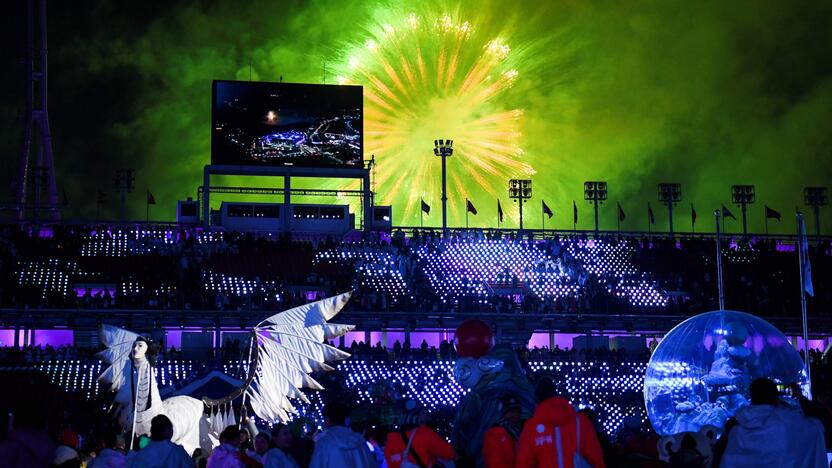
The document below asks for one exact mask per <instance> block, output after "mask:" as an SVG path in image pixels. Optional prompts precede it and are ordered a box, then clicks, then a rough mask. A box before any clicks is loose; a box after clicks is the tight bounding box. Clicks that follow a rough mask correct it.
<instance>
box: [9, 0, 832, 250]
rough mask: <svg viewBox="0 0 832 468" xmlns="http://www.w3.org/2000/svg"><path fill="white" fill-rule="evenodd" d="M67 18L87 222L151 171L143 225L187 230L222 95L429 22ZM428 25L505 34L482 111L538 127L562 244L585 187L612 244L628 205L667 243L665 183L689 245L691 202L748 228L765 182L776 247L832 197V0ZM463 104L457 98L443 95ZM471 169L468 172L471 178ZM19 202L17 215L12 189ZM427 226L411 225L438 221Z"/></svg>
mask: <svg viewBox="0 0 832 468" xmlns="http://www.w3.org/2000/svg"><path fill="white" fill-rule="evenodd" d="M12 3H14V4H12V5H7V6H6V10H5V12H4V15H2V18H0V35H2V43H3V44H4V46H3V47H2V49H0V53H2V57H0V60H2V62H0V63H2V64H3V66H0V80H2V89H3V92H2V93H1V94H0V154H2V155H3V157H4V158H5V161H6V167H7V168H9V170H5V171H2V172H0V184H3V185H2V186H3V187H8V186H9V179H10V177H11V176H12V174H13V173H14V171H13V170H11V169H12V168H14V167H16V165H17V153H18V147H19V140H20V125H19V124H18V123H17V120H18V117H19V116H20V114H21V112H22V108H23V101H22V99H23V98H22V84H23V82H22V76H23V75H22V70H21V66H20V64H19V61H18V58H19V57H20V55H21V52H22V45H23V25H24V15H23V11H24V10H23V7H24V5H25V2H22V1H19V0H15V1H14V2H12ZM50 3H51V5H50V10H49V21H50V24H49V43H50V55H49V60H50V62H49V72H50V88H49V91H50V114H51V115H50V117H51V119H50V120H51V126H52V131H53V137H54V140H53V148H54V153H55V157H56V164H57V174H58V185H59V191H61V190H62V189H64V190H65V191H66V194H67V198H68V200H69V203H70V206H69V208H68V210H66V212H65V213H64V217H65V218H67V219H89V218H92V217H94V216H95V209H96V201H95V199H96V191H97V189H98V188H100V189H101V190H104V191H106V192H108V197H107V202H106V204H105V206H104V208H103V211H102V215H106V216H108V217H114V216H115V215H116V213H117V212H118V209H117V198H118V197H117V195H115V194H114V193H113V189H112V177H113V171H114V170H115V169H117V168H120V167H132V168H134V169H136V170H137V171H138V172H137V180H136V193H134V194H132V195H131V196H130V198H129V203H130V204H129V214H130V217H131V218H133V219H143V218H144V214H145V204H144V202H145V196H144V193H145V190H147V189H149V190H151V191H152V192H153V194H154V195H155V198H156V201H157V202H158V205H156V206H155V207H153V208H152V211H151V216H152V217H153V218H154V219H163V220H170V219H172V218H173V217H174V214H175V201H176V200H178V199H183V198H185V197H187V196H196V187H197V186H198V185H199V184H201V174H202V166H203V165H204V164H207V163H208V161H209V160H210V110H211V82H212V80H214V79H248V78H249V76H251V77H252V78H253V79H255V80H264V81H277V80H278V79H279V78H280V77H283V79H284V80H285V81H290V82H305V83H321V82H324V80H325V82H327V83H336V82H337V80H338V76H337V74H338V73H339V70H340V69H343V64H344V63H346V62H347V61H348V59H349V57H348V54H349V51H350V50H354V49H355V45H356V44H364V43H365V40H366V39H367V38H368V37H375V36H374V34H376V33H375V31H374V29H373V28H376V27H377V26H378V25H379V24H387V23H386V22H387V21H390V22H392V21H394V19H395V18H396V17H403V15H407V14H409V13H408V11H409V10H408V8H412V6H411V5H409V4H408V3H409V2H408V3H405V2H401V3H398V4H397V3H394V2H369V1H367V2H359V1H350V0H345V1H341V0H338V1H332V0H331V1H311V2H300V1H252V2H237V1H196V2H172V3H173V4H172V5H170V4H168V3H169V2H163V1H144V2H111V1H103V0H95V1H94V0H80V1H72V2H59V1H54V2H50ZM541 3H546V4H545V5H541ZM417 8H418V11H416V12H415V14H417V15H419V17H420V18H424V19H425V21H429V20H430V21H432V20H431V19H430V18H434V17H439V16H441V15H443V14H446V13H447V14H450V15H451V16H452V17H453V18H454V19H458V21H459V22H461V21H463V20H465V21H470V24H472V25H473V28H474V31H475V33H474V34H473V35H472V36H471V39H470V40H469V42H468V43H467V44H466V47H469V48H471V47H474V48H476V49H474V50H482V47H481V46H480V45H479V44H478V43H476V42H474V41H475V40H479V39H480V38H483V41H484V40H485V39H487V38H498V37H499V38H502V39H504V40H505V41H506V43H507V44H509V45H510V46H511V49H512V52H511V54H512V55H511V56H510V58H509V60H511V61H512V62H511V65H512V66H513V67H514V69H516V70H517V71H518V72H519V76H518V77H517V79H516V80H515V81H514V82H513V84H512V86H511V88H510V89H506V90H505V91H504V92H502V93H500V94H499V96H497V97H495V98H493V99H491V100H490V101H488V102H487V103H486V104H484V105H483V109H482V112H483V113H487V112H497V111H498V110H501V109H505V110H509V109H520V110H522V119H520V120H518V121H517V122H515V123H513V125H515V126H516V132H514V133H513V135H515V138H516V140H517V141H516V144H517V146H518V148H520V149H521V150H522V154H521V155H518V156H517V158H518V160H520V161H522V162H523V163H524V164H525V165H526V166H528V167H530V168H531V170H532V171H533V175H531V176H530V177H531V178H532V180H533V181H534V183H535V198H534V199H533V200H532V202H531V204H530V209H529V210H530V211H531V213H532V214H530V215H528V216H529V217H527V218H526V224H527V225H528V226H530V227H539V224H540V211H539V207H540V199H541V198H543V199H545V200H546V202H547V204H548V205H549V206H551V207H552V208H553V209H554V211H555V218H554V219H553V220H552V221H547V228H548V227H551V228H571V227H572V220H571V204H572V200H573V199H576V200H578V205H579V208H580V210H581V220H580V223H579V228H590V227H591V225H592V224H591V223H592V221H591V214H590V209H589V207H588V205H586V203H585V202H583V201H582V195H583V194H582V184H583V181H585V180H607V181H608V182H609V187H610V201H611V203H608V204H607V205H605V206H604V208H603V211H602V228H608V229H612V228H615V225H616V211H615V202H620V203H621V204H622V205H623V206H624V209H625V210H626V211H627V220H626V221H625V222H624V223H622V229H627V230H647V225H646V217H647V215H646V205H647V202H648V201H649V202H651V203H652V205H653V210H654V212H656V217H657V224H656V226H654V227H653V230H654V231H655V230H662V229H664V228H665V226H666V223H667V215H666V212H665V211H664V209H663V208H662V207H661V206H660V205H659V203H658V202H657V200H656V184H657V183H658V182H681V183H682V186H683V192H684V201H683V203H682V204H681V206H680V207H678V208H677V213H676V217H675V223H676V226H677V230H689V229H690V218H689V213H690V203H691V202H692V203H694V204H695V205H696V209H697V211H698V213H699V222H698V223H697V231H705V230H711V229H712V227H713V220H712V218H711V217H710V216H709V213H710V212H711V210H712V209H713V208H715V207H718V206H719V205H720V204H721V203H725V204H726V205H728V206H730V207H731V208H732V210H733V211H734V213H735V214H737V215H739V210H738V209H736V208H735V207H734V206H733V205H730V203H729V202H730V186H731V185H732V184H754V185H756V186H757V204H756V205H754V206H753V207H752V208H751V210H750V215H751V216H750V220H749V223H750V227H751V229H752V230H756V231H762V229H763V216H762V212H763V205H764V204H767V205H769V206H771V207H772V208H775V209H777V210H780V211H781V212H782V213H783V215H784V219H783V222H781V223H778V222H777V221H771V222H770V229H771V231H772V232H783V233H793V232H794V222H793V219H794V218H793V216H792V213H793V211H794V207H795V206H800V208H801V209H804V210H805V209H806V208H805V207H804V205H803V187H804V186H807V185H822V186H832V131H830V130H832V2H829V1H828V0H827V1H822V0H808V1H801V2H794V1H789V0H779V1H773V0H772V1H768V0H756V1H747V2H743V1H739V2H724V1H701V2H682V1H661V0H656V1H631V2H608V1H602V0H598V1H589V0H575V1H553V2H538V1H520V2H518V1H516V0H512V1H504V2H466V3H461V4H460V3H453V2H438V1H429V2H426V3H424V4H422V3H420V4H418V7H417ZM390 18H393V19H390ZM391 24H392V23H391ZM409 40H410V41H411V42H409V43H410V44H412V43H413V41H418V40H419V38H418V37H417V38H415V39H414V38H410V39H409ZM426 40H427V39H426ZM436 44H437V43H436V42H432V43H430V44H427V43H426V44H425V47H429V46H435V47H439V46H438V45H436ZM410 52H411V51H410V50H405V51H402V52H401V53H402V54H403V55H404V56H407V54H409V53H410ZM249 63H251V69H250V68H249ZM362 65H364V64H362ZM364 66H367V67H372V66H373V64H367V65H364ZM376 66H377V67H378V70H381V69H382V68H381V67H380V66H378V65H376ZM379 73H381V71H379ZM488 78H489V79H490V77H488ZM453 92H454V91H453V88H451V89H450V91H449V90H447V89H446V90H445V91H443V93H444V94H442V98H443V99H448V98H449V93H453ZM477 112H480V110H477ZM477 115H479V114H477ZM370 119H371V117H370V116H366V115H365V121H367V120H370ZM415 134H416V133H414V135H415ZM451 137H452V136H451ZM413 138H415V137H413ZM420 138H422V137H421V136H420ZM405 141H406V140H405ZM420 142H421V140H420ZM424 144H425V153H424V154H425V156H424V157H425V160H424V164H437V163H438V161H436V160H435V158H432V157H431V152H432V148H431V146H432V141H425V142H424ZM460 151H463V149H462V148H460ZM389 153H396V154H398V153H397V152H396V151H390V152H389ZM389 153H388V154H378V155H377V157H378V158H379V164H380V165H384V164H388V167H390V166H395V164H396V162H395V157H396V154H389ZM460 154H461V157H460V158H459V159H458V160H457V161H455V162H454V164H465V159H464V153H460ZM367 156H369V155H367ZM451 170H457V171H460V170H462V169H461V168H460V167H455V166H451ZM458 173H459V172H458ZM486 176H487V177H486V178H485V179H484V180H485V181H486V183H488V184H492V183H493V184H495V185H500V188H499V190H498V193H500V194H502V193H503V192H504V188H503V185H504V183H505V180H504V179H508V178H509V177H510V176H516V174H514V173H510V174H508V173H507V174H496V175H495V174H486ZM433 178H435V177H433ZM414 179H415V180H418V178H417V177H416V176H415V175H414ZM431 180H432V179H431ZM465 180H468V179H467V178H466V179H465ZM230 182H234V183H235V184H237V183H240V182H241V181H239V180H235V181H230ZM253 183H254V184H255V185H265V184H264V183H263V181H259V182H253ZM472 184H473V183H472ZM433 187H434V185H431V186H430V187H427V188H426V187H421V188H420V187H412V186H410V185H408V184H404V185H400V186H398V187H397V188H396V189H395V192H394V191H393V189H392V188H389V187H387V186H384V187H380V191H381V189H382V188H383V189H384V190H385V191H386V193H380V196H381V197H382V199H383V200H385V201H389V202H392V203H393V204H394V218H395V216H396V215H395V213H396V211H395V210H396V208H395V206H397V205H398V206H404V205H405V204H407V203H408V202H409V201H411V200H413V199H414V197H415V199H416V200H418V198H419V197H420V196H426V197H427V198H428V199H429V200H436V202H434V203H435V207H434V209H435V214H436V216H432V217H431V218H430V219H426V224H431V225H437V224H438V223H439V220H440V216H439V206H438V198H439V195H438V193H434V192H435V190H434V188H433ZM426 191H428V192H429V193H427V194H426V193H425V192H426ZM459 193H462V192H459ZM465 193H468V192H465ZM489 193H491V192H489V191H488V190H483V189H482V187H474V186H472V187H471V189H470V194H471V196H472V197H473V199H474V200H475V203H476V204H477V205H478V206H477V208H478V209H479V212H480V215H478V216H477V217H472V219H471V224H472V226H480V227H484V226H492V225H496V220H495V219H494V218H495V216H496V215H495V214H492V212H495V211H496V208H495V207H494V206H492V205H495V204H496V201H495V200H494V199H493V198H492V197H491V195H489ZM3 195H4V196H3V198H4V199H8V197H10V191H5V192H3ZM502 197H503V198H502V203H503V205H504V206H506V205H510V203H509V202H508V200H507V199H506V197H505V196H504V195H502ZM304 201H309V202H315V201H321V200H320V199H314V200H313V199H309V200H304ZM452 214H453V216H452V217H451V221H452V223H454V224H461V223H463V222H464V217H463V216H464V213H463V212H462V211H461V210H457V211H456V212H455V213H453V212H452ZM415 216H416V217H415V218H413V217H412V216H411V217H410V218H408V219H405V220H395V219H394V221H396V223H397V224H418V215H415ZM823 216H826V218H827V219H828V222H827V223H826V229H824V232H826V233H832V210H830V209H829V208H826V209H824V210H823ZM810 219H811V217H810ZM414 221H415V222H414ZM513 223H514V221H513V220H512V221H509V223H508V224H506V225H504V227H505V226H509V227H511V226H513V225H514V224H513ZM727 228H728V230H729V231H731V232H736V231H737V230H738V229H740V223H739V222H732V221H729V222H728V224H727ZM812 229H813V226H812Z"/></svg>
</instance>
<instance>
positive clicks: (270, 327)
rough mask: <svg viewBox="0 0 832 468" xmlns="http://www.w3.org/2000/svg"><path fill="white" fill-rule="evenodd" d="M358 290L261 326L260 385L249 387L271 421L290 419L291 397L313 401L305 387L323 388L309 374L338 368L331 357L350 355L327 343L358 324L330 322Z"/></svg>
mask: <svg viewBox="0 0 832 468" xmlns="http://www.w3.org/2000/svg"><path fill="white" fill-rule="evenodd" d="M351 294H352V293H349V292H347V293H344V294H340V295H338V296H333V297H328V298H326V299H323V300H320V301H317V302H312V303H310V304H306V305H302V306H300V307H295V308H294V309H289V310H286V311H284V312H281V313H279V314H276V315H273V316H271V317H269V318H267V319H266V320H264V321H262V322H260V324H258V325H257V326H256V327H255V328H254V331H255V335H256V337H257V348H258V353H259V364H258V367H257V369H254V370H253V371H254V372H255V377H254V384H253V385H251V386H249V387H248V388H247V389H246V395H247V396H248V398H249V401H250V402H251V408H252V410H254V412H255V414H257V416H259V417H260V418H262V419H265V420H267V421H281V422H286V421H288V419H289V414H292V413H295V407H294V406H292V403H291V402H290V401H289V399H290V398H297V399H299V400H301V401H303V402H305V403H309V400H308V399H307V398H306V396H305V395H304V394H303V392H301V390H300V389H301V388H304V387H307V388H312V389H316V390H321V389H322V388H323V387H321V385H320V384H319V383H318V382H316V381H315V379H313V378H312V377H311V376H310V375H309V373H310V372H314V371H321V370H323V371H326V370H332V367H330V366H328V365H327V364H326V361H337V360H341V359H346V358H348V357H350V355H349V353H345V352H343V351H341V350H339V349H338V348H334V347H332V346H330V345H328V344H326V343H324V342H325V341H326V340H330V339H333V338H337V337H339V336H341V335H343V334H345V333H347V332H348V331H350V330H352V329H353V325H341V324H336V323H327V321H328V320H329V319H331V318H333V317H335V315H337V314H338V312H339V311H340V310H341V309H342V308H343V307H344V305H346V303H347V301H349V299H350V296H351Z"/></svg>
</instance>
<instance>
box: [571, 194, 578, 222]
mask: <svg viewBox="0 0 832 468" xmlns="http://www.w3.org/2000/svg"><path fill="white" fill-rule="evenodd" d="M572 224H578V205H577V204H575V200H572Z"/></svg>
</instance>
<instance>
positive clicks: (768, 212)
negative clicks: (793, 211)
mask: <svg viewBox="0 0 832 468" xmlns="http://www.w3.org/2000/svg"><path fill="white" fill-rule="evenodd" d="M769 218H773V219H776V220H777V221H780V212H779V211H777V210H773V209H771V208H769V207H768V205H766V219H769Z"/></svg>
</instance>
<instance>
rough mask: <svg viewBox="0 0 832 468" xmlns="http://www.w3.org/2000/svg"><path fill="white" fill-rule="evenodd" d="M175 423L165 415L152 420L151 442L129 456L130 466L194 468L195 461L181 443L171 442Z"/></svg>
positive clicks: (138, 467)
mask: <svg viewBox="0 0 832 468" xmlns="http://www.w3.org/2000/svg"><path fill="white" fill-rule="evenodd" d="M171 437H173V424H172V423H171V422H170V419H168V417H167V416H165V415H158V416H155V417H154V418H153V419H152V420H151V421H150V440H151V442H150V444H148V445H147V447H145V448H143V449H141V450H139V451H138V452H134V453H132V454H130V456H128V457H127V466H128V468H157V467H158V468H193V466H194V461H193V460H192V459H191V457H190V456H189V455H188V453H187V452H185V449H184V448H182V446H181V445H177V444H174V443H173V442H171V440H170V439H171Z"/></svg>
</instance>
